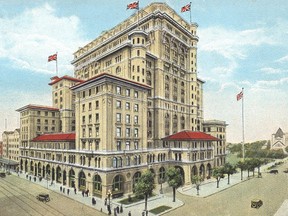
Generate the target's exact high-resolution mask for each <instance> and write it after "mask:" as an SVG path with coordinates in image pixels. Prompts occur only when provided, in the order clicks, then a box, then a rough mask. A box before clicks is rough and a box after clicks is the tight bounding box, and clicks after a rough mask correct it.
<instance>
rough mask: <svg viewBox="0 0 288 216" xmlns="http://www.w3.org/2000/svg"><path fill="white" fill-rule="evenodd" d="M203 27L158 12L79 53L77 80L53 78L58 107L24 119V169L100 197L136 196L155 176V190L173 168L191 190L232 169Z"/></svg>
mask: <svg viewBox="0 0 288 216" xmlns="http://www.w3.org/2000/svg"><path fill="white" fill-rule="evenodd" d="M197 27H198V25H197V24H196V23H188V22H186V21H185V20H184V19H183V18H181V17H180V16H179V15H178V14H177V13H176V12H175V11H174V10H173V9H171V8H170V7H169V6H168V5H167V4H166V3H152V4H150V5H148V6H147V7H145V8H143V9H141V10H139V12H137V13H135V14H134V15H132V16H131V17H129V18H128V19H127V20H125V21H123V22H121V23H120V24H119V25H117V26H116V27H114V28H113V29H111V30H109V31H106V32H104V33H103V34H101V35H100V36H99V37H98V38H96V39H95V40H93V41H91V42H90V43H88V44H87V45H85V46H84V47H82V48H79V50H77V51H76V52H75V53H74V59H73V60H72V64H73V66H74V77H69V76H64V77H60V78H59V77H52V78H51V82H50V83H49V85H50V86H51V87H52V101H53V104H52V106H51V107H44V106H39V105H28V106H25V107H22V108H20V109H18V110H17V111H18V112H20V120H21V121H20V122H21V126H20V132H21V135H20V137H21V140H20V169H21V170H23V171H25V172H27V173H29V174H31V175H35V176H42V177H47V176H49V178H52V180H53V181H57V182H59V183H62V184H63V185H66V186H67V187H76V188H77V189H78V190H86V189H89V191H90V192H91V193H92V195H94V196H99V197H105V196H106V195H107V194H108V191H111V193H112V197H118V196H122V195H123V194H127V193H133V191H134V186H135V184H136V183H137V181H138V179H139V178H140V176H141V174H142V173H143V172H144V171H145V170H147V169H149V170H151V172H152V173H154V174H155V177H154V184H160V183H163V181H165V171H166V170H167V169H168V168H169V167H171V166H175V167H177V168H179V169H180V171H181V175H182V179H183V184H191V177H192V176H193V175H202V176H203V177H204V178H206V177H207V178H208V177H210V176H211V170H212V169H213V168H214V167H215V166H221V165H223V164H224V163H225V148H226V130H225V128H226V124H225V122H221V126H220V127H221V131H220V130H219V131H218V132H219V133H221V136H220V135H218V134H217V133H214V132H213V130H211V128H213V127H214V126H215V127H216V128H217V125H219V122H211V121H210V122H206V124H205V122H204V120H203V88H202V87H203V84H204V81H202V80H201V79H199V78H198V74H197V43H198V36H197ZM38 124H39V125H38ZM45 125H46V126H45ZM205 125H206V128H210V131H209V130H208V129H207V130H206V129H205V132H206V133H204V128H205ZM220 149H221V150H220ZM219 158H220V159H219Z"/></svg>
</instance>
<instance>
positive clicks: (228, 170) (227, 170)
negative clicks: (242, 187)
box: [223, 163, 237, 184]
mask: <svg viewBox="0 0 288 216" xmlns="http://www.w3.org/2000/svg"><path fill="white" fill-rule="evenodd" d="M223 169H224V170H223V172H224V173H225V174H227V175H228V184H230V175H233V174H234V173H236V172H237V171H236V166H233V165H232V164H230V163H225V164H224V167H223Z"/></svg>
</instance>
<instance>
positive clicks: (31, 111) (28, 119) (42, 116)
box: [16, 104, 60, 156]
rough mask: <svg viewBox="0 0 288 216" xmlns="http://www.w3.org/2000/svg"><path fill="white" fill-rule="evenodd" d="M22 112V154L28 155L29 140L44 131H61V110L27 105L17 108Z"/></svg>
mask: <svg viewBox="0 0 288 216" xmlns="http://www.w3.org/2000/svg"><path fill="white" fill-rule="evenodd" d="M16 111H18V112H19V113H20V147H21V151H24V152H21V155H25V156H27V155H28V150H29V142H30V141H31V140H32V139H34V138H35V137H36V136H38V135H41V134H43V133H55V132H59V127H60V124H59V123H60V112H59V109H58V108H54V107H49V106H41V105H31V104H29V105H27V106H24V107H22V108H19V109H17V110H16Z"/></svg>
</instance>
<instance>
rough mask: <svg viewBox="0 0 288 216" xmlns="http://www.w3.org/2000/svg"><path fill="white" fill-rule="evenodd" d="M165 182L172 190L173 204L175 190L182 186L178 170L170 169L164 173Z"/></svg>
mask: <svg viewBox="0 0 288 216" xmlns="http://www.w3.org/2000/svg"><path fill="white" fill-rule="evenodd" d="M166 177H167V182H168V185H169V186H170V187H172V188H173V202H175V196H176V189H177V188H178V187H179V186H180V185H181V184H182V176H181V173H180V169H179V168H175V167H170V168H169V169H168V170H167V172H166Z"/></svg>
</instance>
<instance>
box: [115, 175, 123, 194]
mask: <svg viewBox="0 0 288 216" xmlns="http://www.w3.org/2000/svg"><path fill="white" fill-rule="evenodd" d="M123 189H124V187H123V177H122V176H121V175H117V176H115V177H114V179H113V183H112V191H117V192H118V191H123Z"/></svg>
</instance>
